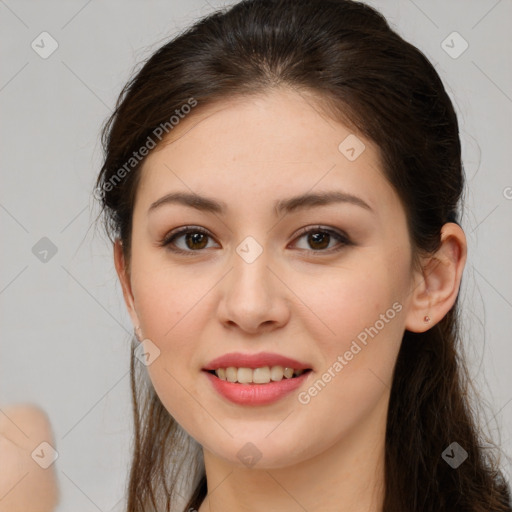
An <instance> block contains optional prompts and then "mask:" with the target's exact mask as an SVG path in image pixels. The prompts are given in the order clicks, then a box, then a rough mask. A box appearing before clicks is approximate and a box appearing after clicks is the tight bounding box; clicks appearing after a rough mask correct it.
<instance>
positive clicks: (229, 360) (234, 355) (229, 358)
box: [203, 352, 311, 380]
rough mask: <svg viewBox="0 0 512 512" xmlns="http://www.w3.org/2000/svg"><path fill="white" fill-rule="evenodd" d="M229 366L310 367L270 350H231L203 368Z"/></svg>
mask: <svg viewBox="0 0 512 512" xmlns="http://www.w3.org/2000/svg"><path fill="white" fill-rule="evenodd" d="M230 366H234V367H235V368H252V369H254V368H262V367H263V366H270V367H272V366H282V367H283V368H293V369H294V370H307V369H311V366H308V365H307V364H305V363H301V362H300V361H297V360H296V359H291V358H289V357H285V356H281V355H279V354H272V353H271V352H260V353H258V354H242V353H241V352H231V353H230V354H225V355H223V356H220V357H217V358H216V359H214V360H213V361H210V362H209V363H208V364H207V365H206V366H205V367H204V368H203V370H217V369H218V368H229V367H230ZM293 380H295V379H293Z"/></svg>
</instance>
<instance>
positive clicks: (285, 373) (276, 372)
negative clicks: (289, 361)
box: [215, 366, 304, 384]
mask: <svg viewBox="0 0 512 512" xmlns="http://www.w3.org/2000/svg"><path fill="white" fill-rule="evenodd" d="M303 373H304V370H294V369H293V368H285V367H283V366H272V367H270V366H263V367H261V368H254V369H252V368H235V367H234V366H230V367H229V368H218V369H217V370H215V375H217V377H218V378H219V379H221V380H227V381H228V382H238V383H240V384H252V383H254V384H268V383H269V382H271V381H273V382H278V381H280V380H283V379H291V378H292V377H293V376H295V377H298V376H299V375H302V374H303Z"/></svg>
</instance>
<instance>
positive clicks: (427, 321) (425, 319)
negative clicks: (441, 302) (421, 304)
mask: <svg viewBox="0 0 512 512" xmlns="http://www.w3.org/2000/svg"><path fill="white" fill-rule="evenodd" d="M423 321H424V322H425V323H426V324H428V323H429V322H430V317H429V316H428V315H425V317H424V318H423Z"/></svg>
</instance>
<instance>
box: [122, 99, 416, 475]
mask: <svg viewBox="0 0 512 512" xmlns="http://www.w3.org/2000/svg"><path fill="white" fill-rule="evenodd" d="M319 112H320V111H319V110H318V109H317V108H315V107H314V103H313V101H312V100H311V99H308V100H307V101H306V100H305V99H303V97H301V96H300V95H298V94H297V93H294V92H291V91H289V90H284V89H283V90H279V91H274V92H272V93H270V94H268V95H265V96H263V95H262V96H258V97H252V98H245V99H244V100H236V101H235V100H233V101H229V102H223V103H222V104H217V105H215V106H211V107H208V108H207V109H206V110H202V111H199V110H198V111H197V112H194V111H192V113H191V114H190V116H189V117H188V118H187V117H186V118H185V119H183V120H181V122H180V124H179V125H177V126H175V127H174V129H173V130H172V131H171V132H170V138H169V140H168V141H166V144H165V145H162V146H161V147H159V148H157V150H156V151H154V152H152V153H151V154H150V155H149V156H148V157H147V158H146V160H145V162H144V165H143V168H142V175H141V181H140V185H139V188H138V191H137V198H136V204H135V208H134V213H133V232H132V246H131V262H130V273H131V279H130V283H129V287H130V289H131V294H132V296H133V305H134V309H133V310H131V313H132V316H133V320H134V323H136V324H139V325H140V327H141V331H142V335H143V337H144V338H146V339H149V340H150V341H151V343H149V344H147V345H145V347H146V348H147V349H148V351H149V352H150V353H152V354H153V355H151V356H150V360H152V361H153V362H151V364H150V365H149V366H148V372H149V375H150V378H151V380H152V383H153V385H154V388H155V390H156V392H157V393H158V396H159V397H160V399H161V401H162V403H163V404H164V406H165V407H166V408H167V410H168V411H169V412H170V414H171V415H172V416H173V417H174V418H175V419H176V420H177V421H178V422H179V423H180V424H181V425H182V427H183V428H184V429H185V430H186V431H187V432H188V433H189V434H190V435H191V436H193V437H194V438H195V439H196V440H197V441H198V442H199V443H200V444H201V445H202V446H203V447H204V449H205V450H207V451H208V452H209V453H211V454H213V455H215V456H217V457H220V458H221V459H224V460H227V461H231V462H234V463H236V464H239V465H242V464H246V465H249V464H252V463H253V462H254V461H256V462H257V464H258V467H267V468H272V467H274V468H277V467H285V466H289V465H292V464H295V463H299V462H302V461H305V460H307V459H310V458H313V457H315V456H318V455H320V454H322V453H325V452H326V451H327V450H334V451H335V450H336V449H342V447H343V445H344V444H345V446H346V443H349V442H353V441H354V440H356V439H357V438H358V436H363V437H364V438H365V439H366V440H368V439H373V440H374V441H375V443H377V444H380V443H381V442H383V439H384V437H383V436H384V431H385V430H384V429H385V417H386V411H387V405H388V398H389V391H390V384H391V380H392V372H393V367H394V363H395V360H396V357H397V353H398V350H399V347H400V343H401V339H402V335H403V332H404V329H405V323H406V317H407V311H408V301H409V297H410V292H411V290H412V287H413V283H412V279H413V277H412V276H413V274H412V272H411V256H412V253H411V245H410V241H409V236H408V232H407V227H406V217H405V213H404V210H403V207H402V205H401V203H400V201H399V198H398V196H397V194H396V192H395V191H394V189H393V188H392V187H391V185H390V184H389V183H388V182H387V180H386V179H385V178H384V176H383V174H382V171H381V165H380V161H379V155H378V152H377V148H376V147H375V146H374V144H372V143H371V142H370V141H369V140H367V139H365V138H363V137H360V136H357V137H356V136H355V135H354V134H353V133H352V132H351V131H350V129H348V128H347V127H345V126H344V125H343V124H340V123H337V122H334V121H333V120H331V119H327V118H326V117H324V116H322V115H320V113H319ZM171 141H172V142H171ZM363 144H364V146H363ZM176 193H181V194H183V196H182V197H185V196H186V197H190V198H191V199H192V200H193V201H190V200H188V203H189V204H185V201H178V200H174V201H171V200H170V199H169V198H168V199H169V200H165V199H164V198H166V196H168V195H169V194H176ZM324 194H325V195H326V194H332V195H333V197H334V194H338V196H337V198H336V197H335V199H336V200H332V201H331V200H329V201H327V200H325V201H322V200H321V199H318V198H317V199H315V198H314V196H316V195H320V196H322V195H324ZM299 196H301V197H303V199H300V200H294V199H293V198H296V197H299ZM310 196H311V198H310V199H308V197H310ZM194 198H195V199H194ZM203 198H207V200H208V202H206V200H203ZM194 204H195V207H194ZM187 226H188V227H190V234H189V235H186V234H181V235H178V236H177V237H175V238H174V239H173V240H171V242H170V243H169V244H168V245H163V241H164V240H166V239H167V240H169V239H170V236H171V235H172V233H171V232H176V231H177V230H178V229H181V228H183V227H187ZM204 233H206V234H204ZM146 343H148V342H146ZM158 351H159V352H158ZM223 356H226V357H227V358H226V359H225V360H224V361H219V362H214V360H215V359H218V358H221V357H223ZM251 356H255V357H253V358H251ZM283 358H290V359H293V360H294V361H295V362H289V361H288V362H287V361H285V360H284V359H283ZM286 366H290V367H292V368H294V369H295V370H297V369H306V371H305V372H304V373H303V374H302V375H301V376H300V378H297V377H292V378H290V379H289V378H287V376H283V373H286V372H289V371H290V370H286V371H285V370H284V368H285V367H286ZM296 366H298V367H299V368H295V367H296ZM216 367H218V368H227V367H232V368H231V369H230V370H227V372H225V373H227V375H228V377H227V378H228V379H231V380H233V379H234V378H236V379H240V380H241V381H244V380H249V381H250V380H253V381H254V380H256V381H261V383H254V382H253V383H252V384H251V383H240V382H229V381H224V380H222V379H221V378H219V377H217V376H214V375H212V373H209V372H208V371H206V370H207V369H215V368H216ZM233 367H234V368H235V369H233ZM237 367H241V368H245V369H242V370H241V371H238V369H237ZM280 367H282V368H280ZM255 368H263V369H258V370H256V371H254V369H255ZM267 368H268V369H267ZM286 374H287V375H288V376H289V374H288V373H286ZM223 375H224V374H223V370H221V371H220V377H223ZM272 378H275V379H276V380H275V381H272V382H273V383H272V382H271V383H264V382H267V381H268V380H269V379H272ZM279 379H282V380H279ZM248 443H250V444H248ZM251 460H252V461H253V462H249V461H251Z"/></svg>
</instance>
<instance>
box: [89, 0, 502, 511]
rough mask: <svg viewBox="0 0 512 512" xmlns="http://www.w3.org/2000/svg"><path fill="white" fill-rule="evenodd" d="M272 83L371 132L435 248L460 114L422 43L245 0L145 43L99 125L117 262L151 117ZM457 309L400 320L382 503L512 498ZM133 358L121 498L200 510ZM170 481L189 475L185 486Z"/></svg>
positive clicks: (362, 22)
mask: <svg viewBox="0 0 512 512" xmlns="http://www.w3.org/2000/svg"><path fill="white" fill-rule="evenodd" d="M278 86H279V87H283V86H284V87H289V88H291V89H293V90H295V91H298V92H304V93H309V94H310V95H311V94H312V95H313V96H314V97H316V98H317V103H318V105H320V106H321V108H323V109H324V110H325V112H327V113H328V114H329V115H330V116H331V117H332V118H333V119H337V120H339V121H341V122H343V123H344V124H346V125H347V126H349V127H351V128H352V129H353V130H354V132H355V133H360V134H362V135H363V136H365V137H367V138H369V139H370V140H372V141H373V142H375V143H376V145H377V147H378V148H379V149H380V151H381V157H382V161H383V172H384V175H385V176H386V177H387V179H388V180H389V182H390V183H391V184H392V185H393V187H394V188H395V190H396V191H397V193H398V195H399V197H400V199H401V201H402V203H403V206H404V209H405V211H406V214H407V219H408V227H409V234H410V237H411V241H412V243H413V247H414V251H415V255H416V256H417V255H418V254H420V253H432V251H435V250H436V249H437V248H438V247H439V244H440V233H441V228H442V226H443V224H444V223H446V222H457V223H459V222H460V220H459V219H460V200H461V194H462V191H463V186H464V172H463V167H462V161H461V145H460V140H459V131H458V122H457V117H456V114H455V111H454V108H453V106H452V103H451V101H450V99H449V97H448V95H447V93H446V91H445V89H444V87H443V84H442V82H441V79H440V77H439V76H438V74H437V72H436V71H435V69H434V67H433V66H432V65H431V63H430V62H429V61H428V59H427V58H426V57H425V56H424V55H423V53H422V52H421V51H419V50H418V49H417V48H416V47H414V46H413V45H411V44H410V43H408V42H406V41H405V40H403V39H402V38H401V37H400V36H399V35H398V34H397V33H396V32H394V31H393V30H392V29H391V28H390V27H389V25H388V23H387V22H386V20H385V18H384V17H383V16H382V15H381V14H380V13H378V12H377V11H376V10H374V9H373V8H371V7H369V6H368V5H365V4H364V3H362V2H359V1H357V2H356V1H351V0H245V1H242V2H240V3H238V4H236V5H234V6H232V7H230V8H227V9H225V10H221V11H217V12H215V13H213V14H211V15H209V16H207V17H205V18H203V19H201V20H199V21H198V22H197V23H196V24H194V25H193V26H192V27H191V28H189V29H188V30H186V31H184V32H183V33H181V34H180V35H178V36H177V37H175V38H174V39H172V40H171V41H170V42H168V43H167V44H165V45H164V46H162V47H161V48H160V49H159V50H158V51H156V52H155V53H154V54H153V55H152V56H151V57H150V58H149V60H148V61H147V62H146V63H145V64H144V66H143V67H142V68H141V69H140V70H139V71H138V73H137V74H136V75H135V76H134V77H133V78H132V79H131V80H130V82H128V83H127V84H126V86H125V87H124V89H123V91H122V92H121V94H120V96H119V99H118V101H117V104H116V108H115V111H114V112H113V114H112V116H111V117H110V118H109V119H108V121H107V122H106V124H105V126H104V128H103V133H102V141H103V145H104V150H105V160H104V164H103V167H102V169H101V172H100V174H99V176H98V180H97V184H96V185H97V192H98V194H99V197H100V198H101V203H102V212H103V214H104V220H105V225H106V229H107V232H108V233H109V235H110V237H111V239H112V240H114V239H116V238H119V239H120V240H121V241H122V242H123V251H124V256H125V261H126V262H127V266H128V267H129V261H130V237H131V227H132V213H133V205H134V199H135V194H136V191H137V185H138V179H139V176H140V173H139V169H140V162H138V163H137V162H133V161H132V160H131V158H132V156H133V153H134V151H137V150H138V149H139V148H141V147H143V146H144V145H147V144H148V141H149V140H150V139H151V140H152V141H153V142H155V134H156V133H160V132H161V129H160V132H159V131H158V130H159V128H158V127H162V126H166V127H167V128H166V130H165V131H166V132H168V131H169V130H170V129H171V127H170V123H169V118H170V116H171V115H173V113H175V112H176V111H180V112H183V111H184V110H183V106H184V105H186V104H189V105H190V100H191V98H193V101H195V102H197V107H195V108H196V109H200V108H201V106H202V105H209V104H212V103H213V102H217V101H222V100H223V99H226V98H233V97H235V96H238V97H244V96H248V95H251V94H259V93H265V92H266V91H269V90H270V89H272V88H274V87H278ZM310 97H311V96H310ZM189 110H190V109H189ZM190 115H194V112H191V113H190ZM166 123H167V124H166ZM155 130H157V131H155ZM158 139H159V138H158ZM141 161H142V160H141ZM127 162H131V164H130V166H128V167H127V166H126V163H127ZM120 169H124V172H120ZM115 178H119V179H115ZM458 309H459V307H458V301H457V302H456V304H455V305H454V307H453V308H452V309H451V310H450V312H449V313H448V314H447V315H446V316H445V317H444V318H443V319H442V320H441V321H440V322H439V323H438V324H437V325H435V326H434V327H432V328H431V329H429V330H428V331H426V332H425V333H422V334H414V333H411V332H408V331H406V332H405V334H404V337H403V340H402V345H401V349H400V352H399V355H398V360H397V362H396V367H395V371H394V378H393V383H392V389H391V397H390V402H389V412H388V419H387V434H386V447H385V453H386V460H385V499H384V507H383V510H384V511H385V512H413V511H418V512H420V511H421V512H430V511H432V512H434V511H435V512H454V511H455V510H457V511H458V512H462V511H472V512H480V511H481V512H483V511H486V512H488V511H493V512H503V511H510V510H511V507H510V496H509V491H508V488H507V485H506V482H505V481H504V479H503V477H502V475H501V473H500V472H499V469H498V465H497V461H496V460H495V459H496V458H495V456H494V455H493V452H490V451H489V450H487V449H484V448H483V446H482V445H483V443H484V439H483V433H482V430H481V428H480V427H479V426H478V425H477V423H476V412H475V410H474V407H475V405H474V404H473V402H472V401H471V400H470V393H469V391H470V390H471V380H470V379H469V376H468V371H467V369H466V366H465V363H464V360H463V358H462V356H461V354H462V346H461V345H460V342H461V340H460V329H459V323H458V317H459V312H458ZM137 369H139V370H140V372H139V371H138V370H137ZM139 373H140V375H139ZM144 373H145V369H144V368H143V367H142V365H140V364H135V363H134V357H133V355H132V360H131V374H132V395H133V413H134V422H135V433H134V451H133V460H132V466H131V472H130V478H129V487H128V504H127V511H128V512H142V511H145V512H148V511H149V510H159V511H163V510H167V511H169V510H171V505H172V507H173V508H174V509H175V508H176V503H179V502H180V499H183V498H185V501H184V502H183V503H186V504H185V505H184V510H188V509H189V507H194V508H196V509H197V508H199V505H200V504H201V502H202V501H203V499H204V497H205V495H206V492H207V487H206V478H205V474H204V466H203V463H202V459H201V454H200V447H198V446H197V443H195V441H194V440H192V439H191V438H190V437H189V436H188V435H187V434H186V433H185V432H184V431H183V430H182V429H181V427H180V426H179V425H178V424H177V423H176V422H175V421H174V419H173V418H172V417H171V416H170V414H169V413H168V412H167V411H166V409H165V408H164V407H163V405H162V404H161V402H160V400H159V399H158V397H157V395H156V393H155V392H154V390H153V388H152V386H151V383H150V382H148V378H147V375H145V374H144ZM454 441H456V442H457V443H458V444H459V445H460V446H462V447H463V448H464V449H465V450H466V452H467V453H468V458H467V460H466V461H464V463H462V464H461V465H460V466H459V467H458V468H457V469H452V467H450V465H448V464H447V463H446V462H445V461H444V460H443V459H442V457H441V454H442V453H443V451H444V450H445V449H446V448H447V447H448V446H449V445H450V444H451V443H452V442H454ZM485 442H486V441H485ZM181 481H185V482H188V483H189V484H191V485H192V489H190V491H191V492H189V495H188V496H185V497H183V496H181V498H180V490H179V488H178V482H181ZM181 494H183V491H182V492H181Z"/></svg>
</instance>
